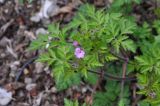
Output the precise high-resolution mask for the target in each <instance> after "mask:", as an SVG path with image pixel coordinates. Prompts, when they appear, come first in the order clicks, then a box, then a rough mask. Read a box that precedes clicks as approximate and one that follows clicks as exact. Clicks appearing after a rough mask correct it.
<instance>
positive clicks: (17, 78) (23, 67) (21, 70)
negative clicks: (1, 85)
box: [15, 56, 38, 82]
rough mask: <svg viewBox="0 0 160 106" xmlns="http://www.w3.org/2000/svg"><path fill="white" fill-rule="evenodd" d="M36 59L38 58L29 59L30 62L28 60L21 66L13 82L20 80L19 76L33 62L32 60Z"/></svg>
mask: <svg viewBox="0 0 160 106" xmlns="http://www.w3.org/2000/svg"><path fill="white" fill-rule="evenodd" d="M37 58H38V56H35V57H33V58H31V59H30V60H28V61H27V62H26V63H25V64H24V65H23V66H22V68H21V69H20V70H19V73H18V74H17V76H16V80H15V81H16V82H17V81H18V80H19V78H20V76H21V75H22V73H23V71H24V69H25V68H26V67H27V66H28V65H29V64H31V63H32V62H34V60H36V59H37Z"/></svg>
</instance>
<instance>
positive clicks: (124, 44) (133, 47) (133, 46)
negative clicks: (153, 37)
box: [121, 40, 136, 53]
mask: <svg viewBox="0 0 160 106" xmlns="http://www.w3.org/2000/svg"><path fill="white" fill-rule="evenodd" d="M121 45H122V47H123V48H124V49H125V50H129V51H132V52H133V53H135V52H136V44H135V43H134V42H133V41H132V40H125V41H123V42H122V43H121Z"/></svg>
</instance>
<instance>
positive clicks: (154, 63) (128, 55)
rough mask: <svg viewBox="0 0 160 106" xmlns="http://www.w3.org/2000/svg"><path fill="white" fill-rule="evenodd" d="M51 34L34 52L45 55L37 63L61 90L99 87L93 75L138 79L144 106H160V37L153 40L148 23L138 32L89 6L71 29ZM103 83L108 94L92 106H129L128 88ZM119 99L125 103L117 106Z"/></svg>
mask: <svg viewBox="0 0 160 106" xmlns="http://www.w3.org/2000/svg"><path fill="white" fill-rule="evenodd" d="M156 25H157V23H156V24H155V25H154V26H156ZM158 28H159V27H158ZM158 28H157V27H156V29H157V30H158ZM48 31H49V33H48V34H46V35H42V36H39V37H38V39H37V40H35V41H33V42H32V43H31V46H30V49H34V50H35V49H44V50H45V52H44V53H43V54H40V56H39V59H38V61H40V62H45V63H47V64H48V66H50V67H51V69H52V70H53V77H54V78H55V82H56V86H57V89H58V90H63V89H66V88H68V87H71V86H72V85H79V84H80V81H81V80H83V81H86V82H88V83H90V84H93V85H94V84H96V83H97V81H98V76H97V75H95V74H93V73H90V70H92V71H96V72H107V73H111V74H113V75H116V76H122V74H124V75H123V77H125V75H126V76H127V75H129V74H132V75H133V74H134V75H135V76H137V77H138V78H137V79H138V81H137V84H138V86H137V88H138V89H139V92H138V93H139V94H141V95H144V96H145V98H146V99H145V101H144V102H143V103H142V102H141V103H140V104H143V105H144V104H147V105H149V103H150V104H152V105H155V106H157V104H160V88H159V87H160V79H159V77H160V59H159V58H160V47H159V46H158V44H159V40H158V38H159V36H156V37H153V36H152V34H151V28H149V26H147V24H146V23H145V24H144V25H143V26H142V27H141V26H137V24H136V22H134V21H132V20H129V19H127V18H125V16H123V15H122V14H120V13H106V12H105V11H104V10H96V9H95V8H94V7H93V6H91V5H88V4H87V5H83V6H81V7H80V9H79V11H78V13H77V15H76V16H75V17H74V18H73V20H72V21H71V22H70V23H69V24H67V25H65V26H63V27H60V26H59V24H55V25H49V26H48ZM127 67H128V69H127ZM124 71H125V73H124ZM135 73H136V74H135ZM103 80H106V86H105V91H102V92H97V93H96V94H95V97H94V101H93V106H112V105H113V106H116V105H119V106H128V105H130V101H131V100H130V99H129V98H130V93H129V84H128V83H126V84H125V85H123V84H122V82H121V81H120V82H115V81H112V80H107V79H105V78H104V79H103ZM123 83H124V82H123ZM123 86H124V88H123V93H124V94H123V96H122V95H121V94H120V93H121V92H122V91H121V90H122V87H123ZM121 96H122V97H121ZM119 97H120V102H115V101H117V100H118V98H119Z"/></svg>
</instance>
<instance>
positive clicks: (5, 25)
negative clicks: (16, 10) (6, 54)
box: [0, 19, 14, 39]
mask: <svg viewBox="0 0 160 106" xmlns="http://www.w3.org/2000/svg"><path fill="white" fill-rule="evenodd" d="M13 22H14V19H11V20H10V21H9V22H7V23H6V24H4V25H3V26H2V27H1V28H0V39H1V38H2V36H3V34H4V33H5V32H6V30H7V28H8V27H9V26H10V25H11V24H12V23H13Z"/></svg>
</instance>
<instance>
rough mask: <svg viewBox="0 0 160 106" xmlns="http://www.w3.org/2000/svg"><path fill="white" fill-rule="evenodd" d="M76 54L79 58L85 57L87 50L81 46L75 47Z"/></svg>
mask: <svg viewBox="0 0 160 106" xmlns="http://www.w3.org/2000/svg"><path fill="white" fill-rule="evenodd" d="M74 55H75V56H76V57H77V58H79V59H80V58H84V55H85V52H84V51H83V50H82V49H81V48H79V47H78V48H76V49H75V51H74Z"/></svg>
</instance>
